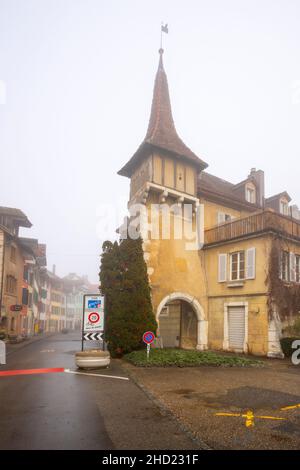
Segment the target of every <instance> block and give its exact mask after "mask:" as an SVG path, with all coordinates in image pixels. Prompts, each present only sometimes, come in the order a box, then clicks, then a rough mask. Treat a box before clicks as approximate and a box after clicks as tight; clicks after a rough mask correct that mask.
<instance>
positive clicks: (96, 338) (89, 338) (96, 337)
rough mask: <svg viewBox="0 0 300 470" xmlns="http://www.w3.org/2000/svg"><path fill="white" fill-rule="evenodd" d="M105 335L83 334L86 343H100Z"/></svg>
mask: <svg viewBox="0 0 300 470" xmlns="http://www.w3.org/2000/svg"><path fill="white" fill-rule="evenodd" d="M102 335H103V333H83V339H84V340H85V341H100V340H102Z"/></svg>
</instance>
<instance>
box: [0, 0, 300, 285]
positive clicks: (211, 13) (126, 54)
mask: <svg viewBox="0 0 300 470" xmlns="http://www.w3.org/2000/svg"><path fill="white" fill-rule="evenodd" d="M299 20H300V2H299V1H297V0H294V1H293V0H280V1H276V0H259V1H255V0H226V1H224V0H215V1H214V0H202V1H200V0H195V1H194V0H187V1H186V2H183V1H179V0H178V1H177V0H167V1H162V0H151V1H142V0H139V1H133V0H119V1H116V0H109V1H104V0H26V1H25V0H0V92H1V89H2V95H3V88H6V100H4V102H3V99H2V101H1V96H0V158H1V167H0V168H1V182H0V205H5V206H10V207H18V208H20V209H21V210H23V211H24V212H25V213H26V215H27V216H28V217H29V219H30V220H31V222H32V223H33V227H32V229H24V230H22V235H24V236H29V237H36V238H38V239H39V240H40V242H42V243H46V244H47V252H48V266H49V267H51V266H52V264H53V263H55V264H56V266H57V274H59V275H65V274H67V273H68V272H77V273H79V274H88V275H89V278H90V280H91V281H94V282H95V281H97V279H98V265H99V255H100V251H101V244H102V241H103V240H102V238H106V237H108V236H110V237H113V236H114V231H113V228H114V227H115V226H117V224H118V221H117V220H116V216H115V213H116V211H115V210H114V206H113V204H117V205H118V207H119V208H121V212H122V211H123V214H125V208H126V203H127V200H128V193H129V180H128V179H127V178H124V177H121V176H118V175H117V174H116V173H117V171H118V170H119V169H120V168H121V167H122V166H123V165H124V164H125V163H126V161H127V160H128V159H129V158H130V157H131V156H132V154H133V153H134V152H135V150H136V149H137V147H138V146H139V145H140V143H141V141H142V139H143V138H144V136H145V133H146V129H147V124H148V119H149V113H150V106H151V99H152V90H153V82H154V76H155V73H156V69H157V65H158V53H157V51H158V48H159V41H160V24H161V21H165V22H166V23H168V24H169V35H168V36H167V35H164V39H165V41H164V49H165V54H164V63H165V68H166V72H167V75H168V80H169V87H170V93H171V101H172V107H173V114H174V118H175V123H176V127H177V130H178V133H179V135H180V136H181V137H182V138H183V140H184V141H185V143H186V144H187V145H188V146H189V147H191V149H192V150H193V151H194V152H195V153H196V154H197V155H198V156H199V157H201V158H203V159H204V160H205V161H206V162H207V163H209V168H208V171H209V172H211V173H213V174H215V175H217V176H220V177H223V178H225V179H229V180H230V181H232V182H234V183H235V182H239V181H241V180H243V179H244V178H245V177H246V176H247V175H248V173H249V170H250V168H251V167H256V168H261V169H263V170H265V172H266V191H267V195H271V194H274V193H277V192H280V191H283V190H287V191H288V192H289V194H290V195H291V197H292V198H293V202H295V203H297V202H299V203H300V186H299V156H300V139H299V128H300V127H299V125H300V60H299V57H300V28H299ZM2 98H3V96H2ZM1 103H2V104H1ZM110 204H111V206H110ZM105 205H106V206H105ZM110 207H111V209H110ZM103 210H104V212H105V211H110V220H109V221H108V222H107V221H106V220H105V219H104V218H103V217H101V214H104V212H103ZM119 212H120V211H119ZM112 227H113V228H112Z"/></svg>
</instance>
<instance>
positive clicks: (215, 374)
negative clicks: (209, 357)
mask: <svg viewBox="0 0 300 470" xmlns="http://www.w3.org/2000/svg"><path fill="white" fill-rule="evenodd" d="M265 363H266V366H265V367H264V368H262V369H261V368H236V367H234V368H222V367H187V368H175V367H174V368H172V367H170V368H158V367H157V368H137V367H134V366H133V365H131V364H128V363H125V362H124V361H123V368H124V370H126V371H127V373H128V374H130V375H131V377H132V378H134V380H135V381H136V382H137V383H138V384H140V386H142V388H144V389H145V390H146V391H147V393H148V394H150V396H152V397H153V398H154V399H155V400H158V401H159V402H160V403H161V406H163V407H165V408H166V409H168V410H169V411H171V412H172V413H173V415H174V416H175V417H176V418H177V419H178V420H179V421H180V422H181V423H183V424H184V425H185V426H186V427H187V428H188V429H189V430H190V431H191V432H192V433H193V434H194V435H195V436H196V437H197V438H198V439H200V440H201V441H204V442H205V443H206V444H207V445H208V446H209V447H210V448H213V449H300V366H293V365H292V364H291V363H290V362H289V361H280V360H266V361H265ZM295 405H299V407H295V408H291V409H288V410H285V411H282V410H281V408H283V407H288V406H295ZM247 411H250V412H252V413H253V414H254V419H253V418H251V419H250V421H251V422H252V423H253V424H254V426H250V427H246V418H245V417H242V416H240V415H243V414H245V413H246V412H247ZM216 413H230V414H233V415H234V416H217V415H216ZM235 415H237V416H235ZM259 416H263V418H259ZM265 417H271V418H284V420H283V419H269V418H265Z"/></svg>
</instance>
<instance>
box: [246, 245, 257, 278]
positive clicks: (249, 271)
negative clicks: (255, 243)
mask: <svg viewBox="0 0 300 470" xmlns="http://www.w3.org/2000/svg"><path fill="white" fill-rule="evenodd" d="M255 255H256V250H255V248H249V249H248V250H246V279H255V264H256V263H255V258H256V256H255Z"/></svg>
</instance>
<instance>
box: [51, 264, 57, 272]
mask: <svg viewBox="0 0 300 470" xmlns="http://www.w3.org/2000/svg"><path fill="white" fill-rule="evenodd" d="M55 271H56V265H55V264H53V266H52V273H53V274H55Z"/></svg>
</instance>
